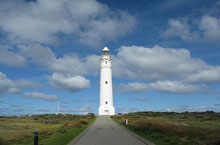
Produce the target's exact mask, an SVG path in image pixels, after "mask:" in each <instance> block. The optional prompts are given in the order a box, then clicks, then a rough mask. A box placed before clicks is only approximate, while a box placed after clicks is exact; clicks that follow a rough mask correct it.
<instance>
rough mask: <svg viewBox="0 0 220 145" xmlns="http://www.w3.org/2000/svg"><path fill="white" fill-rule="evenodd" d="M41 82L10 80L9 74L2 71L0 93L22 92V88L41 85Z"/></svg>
mask: <svg viewBox="0 0 220 145" xmlns="http://www.w3.org/2000/svg"><path fill="white" fill-rule="evenodd" d="M39 86H40V84H39V83H33V82H31V81H28V80H24V79H21V80H10V79H8V78H7V76H6V75H5V74H4V73H2V72H0V95H1V94H5V93H12V94H15V93H20V92H21V90H25V89H30V88H34V87H39Z"/></svg>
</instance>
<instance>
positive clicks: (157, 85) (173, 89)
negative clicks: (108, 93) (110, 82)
mask: <svg viewBox="0 0 220 145" xmlns="http://www.w3.org/2000/svg"><path fill="white" fill-rule="evenodd" d="M204 89H206V86H203V85H202V86H200V85H199V86H198V85H192V84H186V83H183V82H180V81H156V82H152V83H139V82H133V83H128V84H120V85H119V87H118V90H117V91H118V92H119V93H129V92H142V91H150V90H154V91H163V92H169V93H181V94H186V93H194V92H198V91H203V90H204Z"/></svg>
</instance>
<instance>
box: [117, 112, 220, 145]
mask: <svg viewBox="0 0 220 145" xmlns="http://www.w3.org/2000/svg"><path fill="white" fill-rule="evenodd" d="M125 119H128V120H129V124H128V125H127V126H126V125H125V124H124V122H125ZM113 120H115V121H116V122H118V123H119V124H121V125H123V126H124V127H126V128H127V129H129V130H131V131H133V132H135V133H137V134H139V135H140V136H142V137H144V138H146V139H148V140H149V141H151V142H153V143H155V144H157V145H195V144H196V145H219V144H220V113H215V112H210V111H208V112H201V113H197V112H194V113H189V112H185V113H175V112H136V113H129V114H124V115H120V116H115V117H113Z"/></svg>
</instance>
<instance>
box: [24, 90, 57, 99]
mask: <svg viewBox="0 0 220 145" xmlns="http://www.w3.org/2000/svg"><path fill="white" fill-rule="evenodd" d="M22 97H25V98H35V99H42V100H46V101H56V100H58V99H59V98H58V97H57V96H55V95H46V94H44V93H38V92H26V93H24V94H23V96H22Z"/></svg>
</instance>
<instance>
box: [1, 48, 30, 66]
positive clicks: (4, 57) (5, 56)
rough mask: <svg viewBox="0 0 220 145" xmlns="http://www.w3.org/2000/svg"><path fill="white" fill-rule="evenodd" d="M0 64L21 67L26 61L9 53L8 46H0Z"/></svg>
mask: <svg viewBox="0 0 220 145" xmlns="http://www.w3.org/2000/svg"><path fill="white" fill-rule="evenodd" d="M0 63H2V64H5V65H8V66H14V67H23V66H25V65H26V59H25V57H23V56H22V55H20V54H18V53H16V52H13V51H10V50H9V47H8V46H2V45H0Z"/></svg>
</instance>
